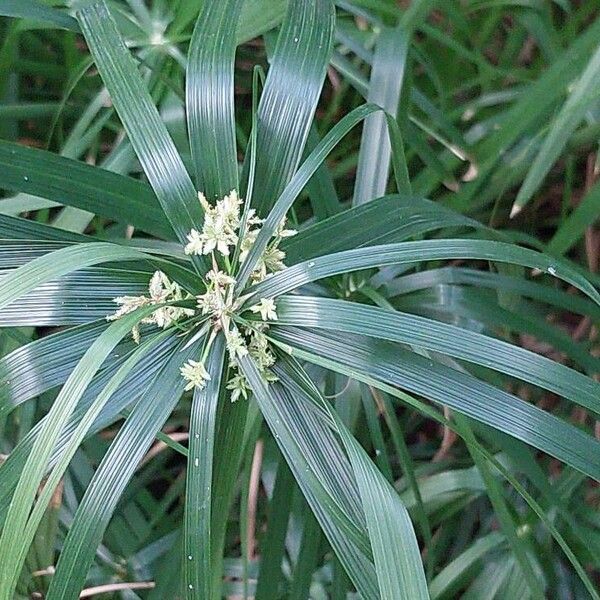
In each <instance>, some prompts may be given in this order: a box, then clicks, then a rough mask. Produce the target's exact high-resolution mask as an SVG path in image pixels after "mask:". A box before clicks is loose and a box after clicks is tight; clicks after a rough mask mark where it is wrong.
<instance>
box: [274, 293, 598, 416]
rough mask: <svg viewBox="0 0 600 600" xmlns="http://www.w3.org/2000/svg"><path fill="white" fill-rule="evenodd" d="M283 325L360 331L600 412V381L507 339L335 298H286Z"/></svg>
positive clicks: (281, 307) (282, 300) (280, 306)
mask: <svg viewBox="0 0 600 600" xmlns="http://www.w3.org/2000/svg"><path fill="white" fill-rule="evenodd" d="M277 309H278V310H277V316H278V321H277V322H278V323H281V324H282V325H296V326H300V327H317V328H325V329H331V330H333V331H344V332H346V333H358V334H361V335H367V336H369V337H375V338H379V339H384V340H389V341H391V342H400V343H403V344H410V345H411V346H417V347H420V348H425V349H426V350H431V351H433V352H442V353H444V354H448V355H450V356H454V357H455V358H461V359H463V360H467V361H469V362H472V363H476V364H479V365H482V366H484V367H488V368H491V369H496V370H498V371H501V372H502V373H505V374H507V375H510V376H511V377H517V378H518V379H522V380H523V381H528V382H529V383H532V384H534V385H537V386H539V387H542V388H545V389H547V390H550V391H552V392H554V393H556V394H559V395H561V396H563V397H565V398H568V399H569V400H572V401H573V402H576V403H577V404H579V405H581V406H584V407H585V408H588V409H590V410H592V411H593V412H595V413H596V414H600V383H598V382H596V381H594V380H593V379H592V378H591V377H586V376H585V375H582V374H581V373H578V372H577V371H574V370H573V369H569V368H568V367H566V366H564V365H562V364H560V363H557V362H554V361H552V360H549V359H547V358H545V357H543V356H539V355H537V354H535V353H533V352H530V351H529V350H525V349H523V348H520V347H518V346H514V345H512V344H509V343H507V342H504V341H502V340H497V339H494V338H491V337H487V336H484V335H481V334H479V333H475V332H472V331H469V330H467V329H463V328H460V327H456V326H454V325H447V324H446V323H440V322H437V321H434V320H432V319H426V318H424V317H419V316H416V315H410V314H407V313H400V312H395V311H390V310H384V309H381V308H377V307H374V306H366V305H364V304H356V303H353V302H347V301H343V300H332V299H329V298H314V297H305V296H302V297H295V296H286V297H283V298H280V300H279V302H278V305H277Z"/></svg>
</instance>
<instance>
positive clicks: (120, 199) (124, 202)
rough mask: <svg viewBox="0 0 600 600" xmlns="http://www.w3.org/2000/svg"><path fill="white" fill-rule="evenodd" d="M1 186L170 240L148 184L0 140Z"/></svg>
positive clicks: (169, 229)
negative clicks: (85, 211) (117, 221)
mask: <svg viewBox="0 0 600 600" xmlns="http://www.w3.org/2000/svg"><path fill="white" fill-rule="evenodd" d="M0 186H1V187H3V188H5V189H7V190H12V191H13V192H24V193H27V194H32V195H34V196H40V197H42V198H47V199H48V200H53V201H55V202H58V203H60V204H65V205H67V206H74V207H76V208H81V209H83V210H87V211H90V212H93V213H95V214H98V215H101V216H103V217H106V218H108V219H115V218H118V220H120V221H122V222H124V223H127V224H131V225H134V226H135V227H136V228H139V229H141V230H142V231H145V232H147V233H151V234H154V235H157V236H159V237H161V238H164V239H169V238H173V236H174V234H173V229H172V228H171V226H170V225H169V223H168V222H167V221H165V218H164V213H163V211H162V209H161V207H160V204H159V203H158V202H157V200H156V196H155V195H154V193H153V192H152V188H151V187H150V186H149V185H148V184H146V183H143V182H141V181H136V180H135V179H132V178H130V177H125V176H123V175H118V174H116V173H111V172H110V171H106V170H104V169H98V168H94V167H91V166H90V165H87V164H85V163H83V162H79V161H76V160H71V159H69V158H64V157H62V156H58V155H56V154H53V153H51V152H46V151H44V150H38V149H36V148H26V147H25V146H21V145H19V144H13V143H11V142H6V141H3V140H0ZM0 206H1V203H0Z"/></svg>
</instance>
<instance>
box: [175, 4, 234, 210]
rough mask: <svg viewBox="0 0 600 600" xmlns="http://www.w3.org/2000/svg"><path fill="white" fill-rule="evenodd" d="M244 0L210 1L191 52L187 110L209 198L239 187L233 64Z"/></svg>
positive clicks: (202, 183) (198, 171)
mask: <svg viewBox="0 0 600 600" xmlns="http://www.w3.org/2000/svg"><path fill="white" fill-rule="evenodd" d="M243 4H244V1H243V0H225V1H224V2H216V3H215V2H206V3H205V4H204V6H203V8H202V11H201V12H200V16H199V17H198V21H197V22H196V27H195V28H194V33H193V35H192V40H191V42H190V49H189V53H188V64H187V72H186V108H187V121H188V131H189V136H190V148H191V151H192V158H193V160H194V166H195V169H196V182H197V185H198V187H199V189H201V190H202V191H203V192H204V194H205V195H206V197H207V198H208V199H209V200H212V199H213V198H215V197H219V198H221V197H223V196H224V195H225V194H228V193H229V192H230V191H231V190H233V189H236V190H239V184H238V163H237V150H236V140H235V107H234V103H233V92H234V81H233V67H234V60H235V50H236V40H235V37H233V36H232V35H231V30H232V28H233V27H235V26H236V24H237V23H238V19H239V16H240V11H241V9H242V5H243Z"/></svg>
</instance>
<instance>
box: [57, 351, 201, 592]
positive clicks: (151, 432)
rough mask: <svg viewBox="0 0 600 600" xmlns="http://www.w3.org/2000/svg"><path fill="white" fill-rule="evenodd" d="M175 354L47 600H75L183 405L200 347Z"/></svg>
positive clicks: (85, 502)
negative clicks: (148, 458) (136, 480)
mask: <svg viewBox="0 0 600 600" xmlns="http://www.w3.org/2000/svg"><path fill="white" fill-rule="evenodd" d="M183 346H184V343H183V342H182V344H181V347H180V350H178V351H176V352H175V353H174V354H173V355H172V358H171V359H170V360H169V362H168V363H167V364H166V365H165V367H164V368H163V369H162V370H161V371H160V372H159V373H158V375H157V376H156V378H155V380H154V382H153V384H152V386H151V388H150V389H149V390H148V392H147V393H146V394H145V395H144V396H142V397H141V399H140V401H139V402H138V403H137V404H136V405H135V407H134V409H133V410H132V412H131V414H130V415H129V417H128V418H127V420H126V421H125V424H124V425H123V426H122V427H121V429H120V430H119V433H118V435H117V437H116V438H115V440H114V441H113V443H112V444H111V446H110V448H109V450H108V452H107V453H106V455H105V456H104V458H103V459H102V462H101V463H100V466H99V467H98V469H97V470H96V472H95V473H94V476H93V478H92V481H91V482H90V485H89V486H88V489H87V491H86V493H85V495H84V497H83V499H82V501H81V503H80V505H79V507H78V509H77V513H76V515H75V519H74V521H73V523H72V524H71V527H70V528H69V533H68V535H67V538H66V540H65V543H64V546H63V549H62V552H61V555H60V558H59V561H58V564H57V566H56V573H55V574H54V576H53V578H52V582H51V584H50V588H49V590H48V600H59V599H60V600H76V599H77V598H78V597H79V594H80V592H81V589H82V588H83V586H84V584H85V581H86V577H87V572H88V569H89V567H90V564H91V562H92V560H93V558H94V555H95V553H96V548H97V547H98V545H99V544H100V542H101V540H102V536H103V534H104V531H105V529H106V526H107V525H108V522H109V520H110V518H111V516H112V514H113V512H114V510H115V507H116V505H117V503H118V501H119V499H120V497H121V495H122V493H123V491H124V489H125V486H126V485H127V483H128V482H129V480H130V479H131V477H132V476H133V474H134V472H135V470H136V468H137V466H138V463H139V461H140V460H141V459H142V458H143V456H144V454H145V453H146V451H147V449H148V447H149V446H150V444H151V443H152V441H153V440H154V438H155V436H156V434H157V432H158V431H159V430H160V428H161V427H162V425H163V423H164V422H165V420H166V419H167V417H168V416H169V415H170V413H171V411H172V410H173V408H174V407H175V405H176V404H177V402H178V401H179V398H180V396H181V393H182V392H183V388H184V386H185V381H184V380H183V379H182V377H181V374H180V372H179V369H180V367H181V366H182V365H183V363H184V362H185V361H186V360H187V359H188V358H193V357H195V356H196V353H197V352H198V349H197V347H196V345H192V346H190V347H189V348H183Z"/></svg>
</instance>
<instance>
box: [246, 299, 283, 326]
mask: <svg viewBox="0 0 600 600" xmlns="http://www.w3.org/2000/svg"><path fill="white" fill-rule="evenodd" d="M250 310H251V311H252V312H253V313H260V317H261V319H262V320H263V321H277V312H276V306H275V300H273V299H272V298H261V300H260V302H259V303H258V304H255V305H254V306H251V307H250Z"/></svg>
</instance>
